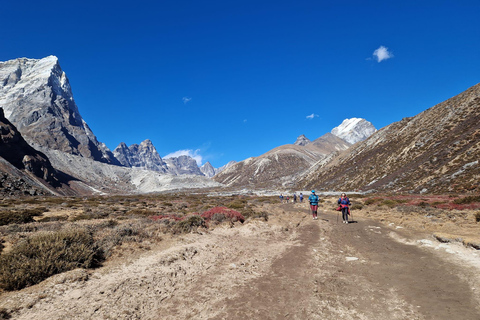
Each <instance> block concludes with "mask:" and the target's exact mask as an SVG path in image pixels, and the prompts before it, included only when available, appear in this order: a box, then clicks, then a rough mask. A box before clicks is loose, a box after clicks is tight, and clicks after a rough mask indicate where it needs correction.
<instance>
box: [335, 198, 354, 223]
mask: <svg viewBox="0 0 480 320" xmlns="http://www.w3.org/2000/svg"><path fill="white" fill-rule="evenodd" d="M337 203H338V204H339V205H340V207H341V208H342V209H341V210H342V219H343V223H347V224H348V215H349V214H350V209H349V208H348V206H349V205H351V203H350V200H349V199H348V198H347V195H346V194H345V193H342V195H341V196H340V199H338V201H337Z"/></svg>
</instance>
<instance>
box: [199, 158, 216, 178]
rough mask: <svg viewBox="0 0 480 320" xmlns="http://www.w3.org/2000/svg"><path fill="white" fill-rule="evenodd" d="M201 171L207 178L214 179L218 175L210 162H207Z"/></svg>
mask: <svg viewBox="0 0 480 320" xmlns="http://www.w3.org/2000/svg"><path fill="white" fill-rule="evenodd" d="M200 171H201V172H202V173H203V174H204V175H205V176H206V177H209V178H211V177H213V176H214V175H215V174H217V170H215V168H214V167H213V166H212V164H211V163H210V162H208V161H207V162H205V164H204V165H203V166H201V167H200Z"/></svg>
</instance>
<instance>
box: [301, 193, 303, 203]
mask: <svg viewBox="0 0 480 320" xmlns="http://www.w3.org/2000/svg"><path fill="white" fill-rule="evenodd" d="M302 202H303V193H301V192H300V203H302Z"/></svg>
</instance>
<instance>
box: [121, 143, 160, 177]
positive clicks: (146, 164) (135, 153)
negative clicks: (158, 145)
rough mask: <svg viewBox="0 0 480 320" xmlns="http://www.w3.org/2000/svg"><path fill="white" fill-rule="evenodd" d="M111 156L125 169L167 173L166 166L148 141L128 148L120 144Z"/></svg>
mask: <svg viewBox="0 0 480 320" xmlns="http://www.w3.org/2000/svg"><path fill="white" fill-rule="evenodd" d="M113 155H114V156H115V158H117V160H118V161H119V162H120V163H121V164H122V165H124V166H126V167H131V168H143V169H146V170H153V171H158V172H164V173H165V172H167V171H168V167H167V164H166V163H165V162H164V161H163V160H162V158H161V157H160V155H159V154H158V152H157V149H155V147H154V145H153V143H152V141H150V140H149V139H147V140H145V141H142V142H141V143H140V145H138V144H132V145H131V146H130V147H127V145H126V144H125V143H124V142H122V143H120V144H119V145H118V147H117V148H115V150H113Z"/></svg>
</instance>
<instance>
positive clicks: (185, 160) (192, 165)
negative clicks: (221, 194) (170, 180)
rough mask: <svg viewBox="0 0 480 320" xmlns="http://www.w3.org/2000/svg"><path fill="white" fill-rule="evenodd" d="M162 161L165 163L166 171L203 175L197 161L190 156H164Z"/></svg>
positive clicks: (177, 173) (178, 173)
mask: <svg viewBox="0 0 480 320" xmlns="http://www.w3.org/2000/svg"><path fill="white" fill-rule="evenodd" d="M164 161H165V163H166V164H167V168H168V173H171V174H174V175H185V174H186V175H198V176H203V175H204V174H203V173H202V171H200V168H199V167H198V164H197V161H195V159H193V158H192V157H190V156H179V157H174V158H165V159H164Z"/></svg>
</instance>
